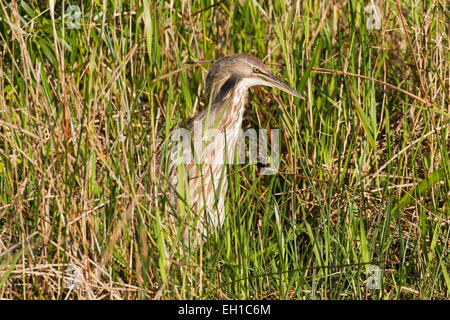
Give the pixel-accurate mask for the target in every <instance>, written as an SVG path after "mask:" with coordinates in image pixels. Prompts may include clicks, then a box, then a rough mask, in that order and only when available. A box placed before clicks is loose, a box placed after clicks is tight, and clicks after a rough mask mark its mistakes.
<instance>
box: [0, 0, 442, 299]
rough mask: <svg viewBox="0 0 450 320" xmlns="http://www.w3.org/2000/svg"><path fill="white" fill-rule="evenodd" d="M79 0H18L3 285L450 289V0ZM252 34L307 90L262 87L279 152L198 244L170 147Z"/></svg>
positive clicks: (250, 118) (1, 227)
mask: <svg viewBox="0 0 450 320" xmlns="http://www.w3.org/2000/svg"><path fill="white" fill-rule="evenodd" d="M54 2H55V4H53V3H54ZM71 5H73V3H71V2H68V1H42V0H31V1H4V0H0V299H66V298H67V299H86V298H88V299H122V298H124V299H136V298H163V299H179V298H183V299H190V298H195V299H205V298H210V299H448V298H450V276H449V265H450V261H449V260H450V257H449V246H450V245H449V225H450V218H449V198H450V197H449V196H450V189H449V182H450V161H449V147H450V144H449V133H450V128H449V123H450V121H449V115H450V107H449V105H450V104H449V100H450V97H449V87H450V81H449V77H450V68H449V63H448V61H449V58H450V56H449V55H450V54H449V52H450V51H449V42H448V39H449V32H450V30H449V29H448V21H449V7H448V3H447V2H445V1H411V0H406V1H399V0H395V1H394V0H392V1H357V0H346V1H321V0H308V1H298V2H295V1H291V2H289V1H288V2H286V1H279V0H273V1H263V2H259V1H244V0H242V1H232V0H225V1H218V2H214V1H209V0H205V1H171V2H164V1H147V0H131V1H118V0H109V1H108V0H105V1H92V2H91V1H89V2H88V1H84V2H81V4H79V5H78V6H77V7H71ZM374 6H375V7H374ZM445 6H447V7H445ZM374 8H378V9H374ZM78 10H79V11H78ZM377 13H379V14H380V19H379V20H377V16H374V15H376V14H377ZM240 52H247V53H250V54H253V55H255V56H257V57H259V58H261V59H263V60H264V62H265V63H266V64H267V65H268V66H270V68H271V69H272V71H273V72H274V73H276V74H278V75H279V76H280V78H282V79H284V80H285V81H286V82H287V83H289V84H290V85H291V86H292V87H294V88H296V89H297V90H298V91H299V92H301V93H302V94H303V95H304V96H305V97H306V100H305V101H300V100H298V99H293V98H292V97H290V96H288V95H286V94H284V93H280V92H278V91H274V90H269V89H267V88H257V89H254V90H251V93H250V96H249V103H248V105H247V110H246V114H245V121H244V128H263V129H267V128H272V129H279V130H280V146H281V150H280V164H279V171H278V173H277V174H275V175H271V176H262V175H259V174H258V166H256V165H253V164H246V165H232V166H230V167H229V170H228V172H227V179H228V181H229V191H228V196H227V199H226V210H227V218H226V221H225V225H224V228H223V229H222V230H220V231H219V232H217V234H216V235H215V236H213V237H211V238H209V239H208V240H207V241H206V242H205V243H203V245H202V246H201V247H200V248H198V249H197V250H192V251H190V252H186V251H183V252H181V251H179V250H177V249H178V248H177V246H178V242H177V241H176V240H174V239H173V237H171V234H170V232H169V230H168V227H167V225H166V224H165V223H163V221H164V218H165V216H166V215H167V212H168V205H167V201H166V200H167V199H166V197H165V194H164V192H161V189H159V188H157V187H156V184H155V181H154V180H155V179H154V178H155V177H156V176H157V175H156V173H155V170H156V169H155V168H156V166H155V163H156V161H157V160H159V159H157V153H156V150H157V149H158V148H159V147H160V143H161V141H164V139H167V137H168V135H169V132H170V131H171V130H172V129H173V128H174V127H175V126H176V125H177V123H180V122H182V121H186V120H187V119H189V118H190V117H192V116H193V115H194V114H196V113H197V112H198V111H199V110H202V108H204V107H205V99H204V97H203V89H204V79H205V75H206V70H207V68H208V65H192V64H185V62H187V61H192V60H194V61H196V60H203V61H207V60H214V59H216V58H219V57H222V56H224V55H228V54H233V53H240ZM141 100H147V101H148V103H146V104H142V103H140V101H141ZM167 253H170V255H169V256H168V255H167Z"/></svg>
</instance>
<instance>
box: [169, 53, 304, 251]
mask: <svg viewBox="0 0 450 320" xmlns="http://www.w3.org/2000/svg"><path fill="white" fill-rule="evenodd" d="M253 86H269V87H274V88H278V89H280V90H283V91H285V92H287V93H289V94H292V95H294V96H296V97H298V98H303V97H302V95H301V94H300V93H298V92H297V91H295V90H294V89H293V88H291V87H290V86H289V85H287V84H286V83H284V82H283V81H281V80H280V79H278V78H277V77H275V76H274V75H273V74H271V73H270V71H269V70H268V69H267V67H266V66H265V65H264V63H263V62H262V61H261V60H259V59H258V58H255V57H254V56H251V55H249V54H236V55H231V56H227V57H224V58H221V59H219V60H216V61H215V62H214V63H213V65H212V66H211V68H210V69H209V72H208V75H207V78H206V90H205V91H206V92H205V93H206V98H207V100H208V99H209V101H207V106H208V107H207V108H206V109H205V110H203V111H202V112H200V113H199V114H197V115H196V116H195V117H193V118H192V119H190V120H189V121H188V122H187V128H186V129H184V131H183V130H181V131H180V128H178V130H176V131H174V132H173V133H172V141H173V142H177V143H176V146H175V147H173V148H172V149H171V152H170V154H169V157H170V159H169V167H168V177H167V178H168V182H169V184H170V185H171V186H172V187H171V188H170V190H169V200H170V203H171V207H172V218H171V221H172V222H175V226H180V225H184V226H185V227H184V229H182V232H183V234H182V238H183V240H184V242H185V244H187V245H188V244H189V242H190V240H191V241H193V242H191V244H194V245H195V244H198V243H199V242H200V241H201V239H202V237H205V236H207V235H208V234H209V233H210V232H211V231H212V230H214V229H218V228H220V227H221V226H222V225H223V222H224V219H225V208H224V200H225V196H226V191H227V186H228V182H227V178H226V176H225V174H224V172H225V170H224V169H225V163H230V160H231V163H232V161H233V159H234V152H235V148H236V142H237V140H238V134H239V130H240V128H241V124H242V116H243V113H244V106H245V103H246V100H247V91H248V89H249V88H250V87H253ZM211 132H212V133H211ZM180 160H181V161H180Z"/></svg>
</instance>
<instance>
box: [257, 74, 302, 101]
mask: <svg viewBox="0 0 450 320" xmlns="http://www.w3.org/2000/svg"><path fill="white" fill-rule="evenodd" d="M261 78H262V79H263V80H264V81H265V85H267V86H270V87H273V88H277V89H280V90H283V91H284V92H287V93H289V94H292V95H293V96H295V97H297V98H300V99H303V100H304V99H305V98H304V97H303V96H302V95H301V94H300V93H298V92H297V90H295V89H293V88H292V87H291V86H290V85H288V84H287V83H286V82H284V81H282V80H280V79H278V78H277V77H275V76H274V75H273V74H270V73H263V74H262V77H261Z"/></svg>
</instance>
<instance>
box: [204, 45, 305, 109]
mask: <svg viewBox="0 0 450 320" xmlns="http://www.w3.org/2000/svg"><path fill="white" fill-rule="evenodd" d="M254 86H268V87H273V88H277V89H280V90H283V91H285V92H287V93H289V94H291V95H293V96H295V97H298V98H300V99H304V98H303V96H302V95H301V94H300V93H298V92H297V91H296V90H294V89H293V88H292V87H290V86H289V85H288V84H287V83H285V82H283V81H281V80H280V79H278V78H277V77H275V76H274V75H273V74H272V73H271V72H270V71H269V70H268V69H267V67H266V66H265V65H264V63H263V62H262V61H261V60H259V59H258V58H256V57H254V56H252V55H249V54H235V55H231V56H227V57H224V58H221V59H218V60H216V61H215V62H214V63H213V65H212V66H211V68H210V69H209V71H208V75H207V77H206V96H207V97H208V98H211V99H212V102H219V101H222V100H226V99H229V98H230V97H231V95H232V93H233V92H234V91H235V90H237V89H238V88H240V89H244V90H247V89H248V88H250V87H254Z"/></svg>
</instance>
